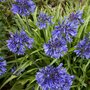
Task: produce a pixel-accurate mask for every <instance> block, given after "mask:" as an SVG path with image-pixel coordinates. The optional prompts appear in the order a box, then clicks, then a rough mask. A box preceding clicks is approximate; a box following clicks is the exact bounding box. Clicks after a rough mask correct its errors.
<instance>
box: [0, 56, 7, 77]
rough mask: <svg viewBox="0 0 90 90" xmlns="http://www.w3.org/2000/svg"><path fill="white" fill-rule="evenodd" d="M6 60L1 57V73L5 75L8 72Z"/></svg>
mask: <svg viewBox="0 0 90 90" xmlns="http://www.w3.org/2000/svg"><path fill="white" fill-rule="evenodd" d="M6 65H7V64H6V60H4V59H3V58H2V57H0V75H3V74H4V73H5V72H6V70H7V69H6Z"/></svg>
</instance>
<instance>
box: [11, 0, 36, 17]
mask: <svg viewBox="0 0 90 90" xmlns="http://www.w3.org/2000/svg"><path fill="white" fill-rule="evenodd" d="M35 8H36V5H35V3H34V2H33V1H32V0H15V4H12V9H11V10H12V12H13V13H14V14H20V15H22V16H27V15H30V14H31V13H33V12H34V11H35Z"/></svg>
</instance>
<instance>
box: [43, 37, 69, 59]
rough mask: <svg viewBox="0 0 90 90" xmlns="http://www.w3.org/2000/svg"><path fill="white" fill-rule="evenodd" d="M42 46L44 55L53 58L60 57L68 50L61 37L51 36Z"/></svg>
mask: <svg viewBox="0 0 90 90" xmlns="http://www.w3.org/2000/svg"><path fill="white" fill-rule="evenodd" d="M43 47H44V51H45V53H46V55H48V56H51V57H53V58H60V57H62V56H63V55H64V54H65V53H66V52H67V50H68V49H67V43H66V41H65V39H64V38H63V37H59V38H58V37H55V38H54V37H53V38H51V39H50V40H49V42H48V43H46V44H44V46H43Z"/></svg>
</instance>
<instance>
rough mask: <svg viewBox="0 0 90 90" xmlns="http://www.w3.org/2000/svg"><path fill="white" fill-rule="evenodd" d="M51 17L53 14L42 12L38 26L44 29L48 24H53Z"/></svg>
mask: <svg viewBox="0 0 90 90" xmlns="http://www.w3.org/2000/svg"><path fill="white" fill-rule="evenodd" d="M51 19H52V17H51V16H48V15H47V14H45V13H43V12H40V14H39V16H38V22H37V26H39V28H40V29H44V28H46V27H47V24H52V21H51Z"/></svg>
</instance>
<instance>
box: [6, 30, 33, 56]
mask: <svg viewBox="0 0 90 90" xmlns="http://www.w3.org/2000/svg"><path fill="white" fill-rule="evenodd" d="M33 42H34V40H33V38H29V37H28V36H27V34H26V33H25V32H24V31H21V32H20V34H18V33H15V34H11V38H10V39H9V40H7V46H8V48H9V50H10V51H12V52H13V53H16V54H18V55H23V54H24V53H25V50H26V47H27V48H29V49H31V48H32V44H33Z"/></svg>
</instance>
